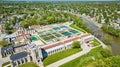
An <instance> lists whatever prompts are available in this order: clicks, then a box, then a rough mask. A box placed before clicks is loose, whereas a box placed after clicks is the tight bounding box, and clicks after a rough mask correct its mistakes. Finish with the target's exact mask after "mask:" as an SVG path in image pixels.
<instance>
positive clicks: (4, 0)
mask: <svg viewBox="0 0 120 67" xmlns="http://www.w3.org/2000/svg"><path fill="white" fill-rule="evenodd" d="M2 1H120V0H2Z"/></svg>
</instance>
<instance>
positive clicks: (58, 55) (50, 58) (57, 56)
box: [43, 48, 82, 66]
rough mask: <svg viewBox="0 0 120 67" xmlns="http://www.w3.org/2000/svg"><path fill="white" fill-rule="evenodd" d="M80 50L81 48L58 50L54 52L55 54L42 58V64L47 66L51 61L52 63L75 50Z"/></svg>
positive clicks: (73, 52)
mask: <svg viewBox="0 0 120 67" xmlns="http://www.w3.org/2000/svg"><path fill="white" fill-rule="evenodd" d="M80 51H82V48H70V49H67V50H63V51H60V52H58V53H55V54H53V55H50V56H48V57H47V58H45V59H44V60H43V64H44V66H47V65H49V64H51V63H54V62H56V61H58V60H61V59H63V58H65V57H68V56H70V55H72V54H75V53H77V52H80Z"/></svg>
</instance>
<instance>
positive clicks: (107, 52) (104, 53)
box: [101, 48, 112, 58]
mask: <svg viewBox="0 0 120 67" xmlns="http://www.w3.org/2000/svg"><path fill="white" fill-rule="evenodd" d="M101 54H102V56H103V57H105V58H107V57H110V56H112V52H111V50H110V49H108V48H105V49H103V50H101Z"/></svg>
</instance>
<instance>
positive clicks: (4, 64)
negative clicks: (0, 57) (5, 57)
mask: <svg viewBox="0 0 120 67" xmlns="http://www.w3.org/2000/svg"><path fill="white" fill-rule="evenodd" d="M8 64H10V61H8V62H6V63H3V64H2V67H4V66H6V65H8Z"/></svg>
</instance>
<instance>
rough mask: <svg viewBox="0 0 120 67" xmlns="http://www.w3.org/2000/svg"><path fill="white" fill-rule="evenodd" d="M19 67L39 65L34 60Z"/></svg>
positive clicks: (35, 66)
mask: <svg viewBox="0 0 120 67" xmlns="http://www.w3.org/2000/svg"><path fill="white" fill-rule="evenodd" d="M18 67H39V66H37V65H36V64H34V63H33V62H28V63H26V64H23V65H20V66H18Z"/></svg>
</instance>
